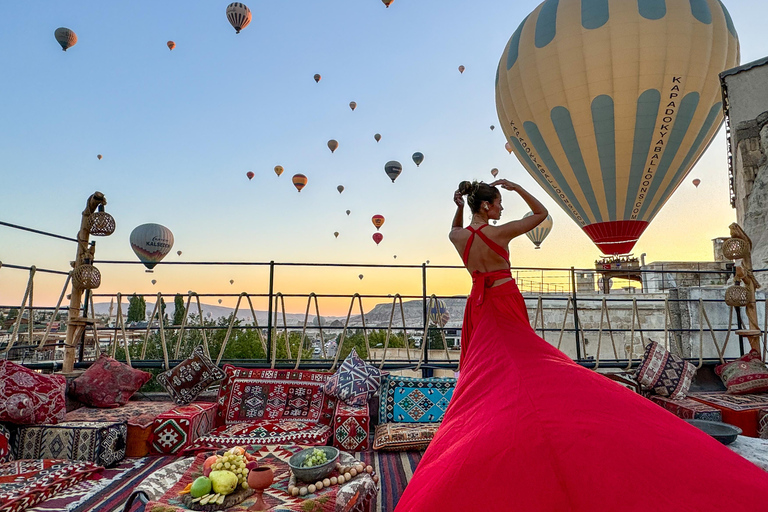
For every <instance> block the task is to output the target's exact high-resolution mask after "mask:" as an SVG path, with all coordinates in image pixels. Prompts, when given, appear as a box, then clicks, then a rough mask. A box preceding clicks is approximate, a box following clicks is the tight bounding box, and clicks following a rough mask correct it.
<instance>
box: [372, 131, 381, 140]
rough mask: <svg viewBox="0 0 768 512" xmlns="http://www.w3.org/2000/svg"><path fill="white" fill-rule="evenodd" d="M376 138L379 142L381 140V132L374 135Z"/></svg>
mask: <svg viewBox="0 0 768 512" xmlns="http://www.w3.org/2000/svg"><path fill="white" fill-rule="evenodd" d="M373 138H374V139H376V142H379V141H380V140H381V134H378V133H377V134H376V135H374V136H373Z"/></svg>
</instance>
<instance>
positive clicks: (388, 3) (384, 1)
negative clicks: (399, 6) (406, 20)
mask: <svg viewBox="0 0 768 512" xmlns="http://www.w3.org/2000/svg"><path fill="white" fill-rule="evenodd" d="M381 1H382V2H383V3H384V5H386V6H387V9H389V6H390V5H392V2H394V1H395V0H381Z"/></svg>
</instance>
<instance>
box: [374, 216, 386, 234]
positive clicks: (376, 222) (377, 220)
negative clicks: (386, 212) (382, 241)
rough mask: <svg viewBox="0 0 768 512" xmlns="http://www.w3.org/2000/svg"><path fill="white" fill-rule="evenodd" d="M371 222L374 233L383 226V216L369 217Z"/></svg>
mask: <svg viewBox="0 0 768 512" xmlns="http://www.w3.org/2000/svg"><path fill="white" fill-rule="evenodd" d="M371 222H373V225H374V226H376V231H378V230H379V228H380V227H381V226H383V225H384V216H383V215H374V216H373V217H371Z"/></svg>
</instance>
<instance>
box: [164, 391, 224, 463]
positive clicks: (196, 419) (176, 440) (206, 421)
mask: <svg viewBox="0 0 768 512" xmlns="http://www.w3.org/2000/svg"><path fill="white" fill-rule="evenodd" d="M215 421H216V404H214V403H210V402H201V403H195V404H189V405H179V406H177V407H174V408H173V409H171V410H170V411H168V412H164V413H162V414H160V415H159V416H157V418H155V421H154V422H153V424H152V449H151V453H152V454H153V455H169V454H173V453H178V452H180V451H182V450H183V449H185V448H187V447H188V446H190V445H191V444H192V443H193V442H195V441H196V440H197V439H198V438H199V437H200V436H203V435H205V434H207V433H208V432H210V431H211V429H212V428H213V425H214V423H215Z"/></svg>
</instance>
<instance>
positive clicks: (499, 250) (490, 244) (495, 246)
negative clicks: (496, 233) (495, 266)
mask: <svg viewBox="0 0 768 512" xmlns="http://www.w3.org/2000/svg"><path fill="white" fill-rule="evenodd" d="M487 225H488V224H483V225H482V226H480V227H479V228H477V229H474V228H472V226H467V228H466V229H468V230H469V232H470V233H472V234H471V235H469V240H467V245H466V246H465V247H464V255H463V256H462V259H463V260H464V265H465V266H466V264H467V261H468V260H469V249H470V248H471V247H472V242H474V241H475V235H477V236H479V237H480V239H481V240H482V241H483V242H485V244H486V245H487V246H488V247H490V248H491V250H492V251H493V252H495V253H496V254H498V255H499V256H501V257H502V258H504V259H505V260H507V262H509V252H507V251H506V250H505V249H504V248H503V247H502V246H500V245H499V244H497V243H496V242H494V241H493V240H491V239H490V238H488V237H487V236H485V233H483V231H482V230H483V228H484V227H486V226H487Z"/></svg>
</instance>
